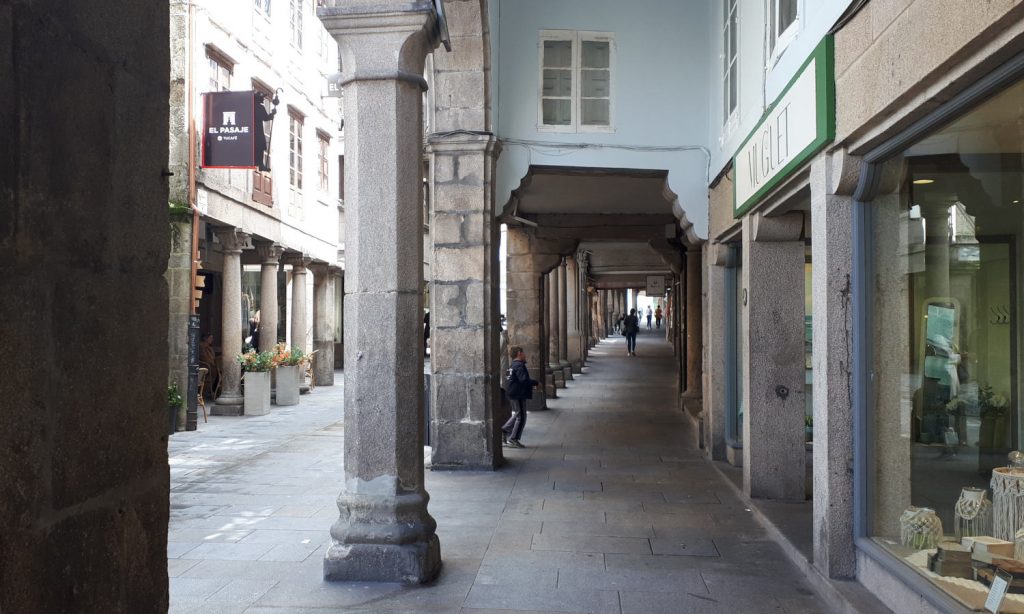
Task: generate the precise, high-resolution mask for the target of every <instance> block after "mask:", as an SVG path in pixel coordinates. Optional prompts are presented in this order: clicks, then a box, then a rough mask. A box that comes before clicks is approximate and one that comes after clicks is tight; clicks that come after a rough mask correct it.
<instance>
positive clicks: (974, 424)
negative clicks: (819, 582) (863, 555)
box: [870, 85, 1024, 612]
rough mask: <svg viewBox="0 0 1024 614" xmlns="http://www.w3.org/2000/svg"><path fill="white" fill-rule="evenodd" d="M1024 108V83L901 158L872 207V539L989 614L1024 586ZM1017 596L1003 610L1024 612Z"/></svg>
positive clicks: (886, 173) (885, 174)
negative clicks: (1021, 363)
mask: <svg viewBox="0 0 1024 614" xmlns="http://www.w3.org/2000/svg"><path fill="white" fill-rule="evenodd" d="M1022 99H1024V85H1016V86H1014V87H1012V88H1010V89H1009V90H1007V91H1005V92H1003V93H1002V94H999V95H997V96H994V97H992V98H991V99H989V100H988V101H987V102H985V103H984V104H982V105H980V106H979V107H978V108H976V109H975V110H973V111H972V112H970V113H968V114H966V115H964V116H963V117H960V118H959V119H957V120H954V121H953V122H951V123H950V124H948V125H947V126H945V127H943V128H942V129H940V130H938V131H937V132H936V133H934V134H933V135H931V136H929V137H927V138H925V139H923V140H921V141H920V142H918V143H916V144H914V145H912V146H911V147H909V148H908V149H907V150H905V151H904V152H903V154H902V155H901V156H899V157H898V158H896V159H893V160H890V161H889V162H887V163H886V164H885V165H883V167H882V169H881V171H882V182H883V189H882V190H881V194H880V195H879V196H878V197H876V199H875V200H874V201H873V202H872V203H871V207H870V215H871V236H872V251H873V269H874V270H873V284H872V290H873V296H872V297H871V298H870V311H871V314H872V315H871V321H872V325H873V335H872V341H871V343H872V357H873V358H872V361H871V365H870V370H871V374H870V375H871V387H872V388H871V397H870V398H871V404H872V406H871V410H872V412H873V414H872V416H873V417H872V420H871V429H872V435H873V441H874V444H873V450H874V452H873V454H874V467H873V475H872V476H871V482H872V501H873V505H872V509H871V522H870V527H871V532H872V535H873V536H874V537H875V540H876V541H877V543H879V544H881V545H882V546H883V547H885V548H886V549H887V550H889V551H890V552H891V553H892V554H894V555H895V556H897V557H899V558H900V559H901V560H903V561H905V562H906V563H907V564H909V565H911V566H913V567H914V568H915V569H917V571H919V572H920V573H921V574H923V575H924V576H925V577H927V578H929V579H930V580H932V581H933V582H934V583H935V584H936V585H937V586H939V587H940V588H942V589H943V590H946V591H947V592H949V593H950V594H951V595H953V596H955V597H956V598H957V599H959V600H960V601H962V602H963V603H964V604H965V605H967V606H968V607H970V608H972V609H975V610H979V611H980V610H982V609H983V607H984V601H985V597H986V595H987V593H988V588H989V587H988V584H989V583H990V582H991V581H992V579H993V578H994V577H995V576H996V574H997V573H1003V572H1005V573H1009V574H1010V575H1011V576H1013V578H1015V579H1016V578H1020V580H1021V583H1022V585H1024V575H1020V574H1019V573H1018V572H1019V571H1020V570H1024V561H1021V560H1020V559H1019V558H1017V557H1019V555H1020V554H1024V553H1020V552H1016V550H1015V542H1016V540H1017V538H1018V531H1020V530H1021V529H1024V469H1021V468H1020V467H1019V466H1018V465H1019V464H1020V461H1021V460H1022V457H1024V455H1020V454H1019V453H1016V454H1015V455H1014V456H1013V459H1011V458H1010V457H1009V456H1008V455H1009V454H1010V453H1011V452H1015V451H1016V450H1018V449H1019V448H1020V447H1021V420H1020V417H1021V409H1022V407H1021V399H1020V398H1019V394H1018V389H1019V378H1020V369H1019V368H1018V359H1017V356H1018V354H1019V351H1020V349H1021V347H1020V346H1021V338H1020V331H1019V327H1018V324H1017V313H1018V310H1019V306H1020V301H1021V296H1020V287H1019V284H1018V283H1017V277H1018V273H1017V271H1018V270H1020V265H1021V263H1020V261H1019V259H1020V257H1021V256H1020V250H1019V249H1018V244H1019V242H1020V238H1021V235H1022V234H1024V214H1022V211H1024V205H1022V204H1021V201H1022V200H1024V194H1022V189H1021V185H1022V184H1021V177H1022V169H1024V128H1022V126H1024V106H1022V105H1021V104H1020V100H1022ZM989 494H991V497H989ZM1016 592H1018V589H1017V588H1016V585H1015V584H1014V583H1012V582H1011V584H1010V594H1009V595H1007V598H1006V601H1004V607H1005V608H1008V609H1007V610H1006V611H1022V612H1024V594H1015V593H1016ZM1020 592H1024V589H1021V590H1020Z"/></svg>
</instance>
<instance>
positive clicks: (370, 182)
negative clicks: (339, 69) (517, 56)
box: [317, 0, 441, 583]
mask: <svg viewBox="0 0 1024 614" xmlns="http://www.w3.org/2000/svg"><path fill="white" fill-rule="evenodd" d="M327 4H328V6H326V7H321V8H318V9H317V14H318V15H319V16H320V19H321V20H322V21H323V22H324V25H325V26H326V28H327V30H328V31H329V32H330V33H331V35H332V36H333V37H334V38H335V40H336V41H337V43H338V45H339V46H340V48H341V54H342V55H343V56H344V58H345V73H344V79H343V81H342V83H343V88H344V89H343V93H344V101H345V102H344V104H345V113H344V115H345V131H346V139H345V148H346V151H345V173H346V179H347V180H346V182H345V189H346V194H345V196H346V198H345V201H346V216H347V217H346V222H347V223H346V228H345V258H346V263H345V264H346V270H345V275H346V277H347V278H348V279H347V280H346V284H345V315H346V317H345V400H344V403H345V438H344V440H345V441H344V445H345V462H344V467H345V476H344V477H345V486H344V489H343V490H342V492H341V494H340V495H339V496H338V509H339V511H340V517H339V519H338V520H337V521H335V523H334V525H333V526H332V527H331V544H330V546H329V547H328V548H327V552H326V555H325V558H324V578H325V579H327V580H361V581H384V582H404V583H418V582H426V581H429V580H431V579H433V578H434V577H436V576H437V574H438V572H439V570H440V567H441V552H440V544H439V541H438V538H437V535H436V534H435V530H436V527H437V524H436V522H435V521H434V519H433V518H431V516H430V514H429V513H428V512H427V501H428V500H429V496H428V495H427V492H426V489H425V488H424V484H423V342H422V339H423V336H422V328H423V199H422V196H423V181H422V166H421V165H422V148H423V109H422V103H423V92H424V91H425V89H426V86H427V85H426V81H425V80H424V79H423V77H422V75H423V69H424V63H425V58H426V55H427V54H428V53H429V52H430V51H431V50H432V49H433V48H434V47H435V46H436V45H437V41H436V39H435V34H434V32H435V28H436V22H435V20H436V16H435V14H434V11H433V9H432V8H431V7H430V5H429V4H428V3H422V2H417V3H410V2H408V1H407V0H373V1H372V2H370V1H365V0H360V1H358V2H351V1H345V2H340V1H338V0H329V1H328V3H327Z"/></svg>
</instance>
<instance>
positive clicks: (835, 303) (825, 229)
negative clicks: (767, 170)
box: [811, 152, 860, 578]
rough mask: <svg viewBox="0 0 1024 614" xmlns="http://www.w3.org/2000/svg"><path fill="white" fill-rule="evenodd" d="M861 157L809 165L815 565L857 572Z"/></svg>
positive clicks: (832, 572) (836, 574)
mask: <svg viewBox="0 0 1024 614" xmlns="http://www.w3.org/2000/svg"><path fill="white" fill-rule="evenodd" d="M859 166H860V165H859V158H854V157H852V156H846V155H845V154H844V153H843V152H838V153H836V154H833V155H831V156H824V155H822V156H819V157H818V158H816V159H815V160H814V162H813V163H812V164H811V292H812V294H813V296H814V314H813V317H814V339H813V341H812V344H813V347H812V351H813V358H812V360H813V366H814V374H813V377H814V531H813V535H814V566H815V567H817V568H818V570H819V571H820V572H821V573H822V574H824V575H825V576H826V577H830V578H853V577H854V576H856V573H857V555H856V548H855V546H854V530H853V472H852V471H850V462H851V460H852V459H853V433H854V430H855V427H854V417H853V389H852V384H851V378H850V371H851V370H852V367H851V365H853V364H854V361H853V343H854V342H853V304H852V296H851V290H850V289H851V287H852V285H851V279H852V277H853V198H852V197H851V196H850V194H852V192H853V189H854V187H855V184H856V179H857V171H858V169H859Z"/></svg>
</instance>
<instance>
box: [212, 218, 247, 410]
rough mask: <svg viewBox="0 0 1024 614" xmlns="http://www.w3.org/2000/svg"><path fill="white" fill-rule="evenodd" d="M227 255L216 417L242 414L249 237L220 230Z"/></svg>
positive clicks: (235, 230)
mask: <svg viewBox="0 0 1024 614" xmlns="http://www.w3.org/2000/svg"><path fill="white" fill-rule="evenodd" d="M216 234H217V238H218V239H219V240H220V244H221V249H222V250H223V253H224V272H223V280H222V282H221V299H222V302H221V333H220V345H221V352H222V355H221V369H220V382H221V384H220V396H219V397H217V402H216V403H215V404H214V405H213V407H211V408H210V413H211V414H213V415H215V416H241V415H242V411H243V410H242V386H241V384H242V366H241V365H240V364H238V362H237V361H236V360H235V355H237V354H238V353H240V352H241V351H242V327H243V326H244V324H243V323H242V247H243V246H244V245H245V243H246V241H248V240H249V235H248V234H246V233H244V232H242V231H241V230H238V229H237V228H218V229H217V230H216Z"/></svg>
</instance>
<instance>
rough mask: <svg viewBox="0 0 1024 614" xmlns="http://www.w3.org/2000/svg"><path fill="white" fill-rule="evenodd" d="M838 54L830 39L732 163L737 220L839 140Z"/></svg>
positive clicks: (819, 47) (773, 105) (773, 106)
mask: <svg viewBox="0 0 1024 614" xmlns="http://www.w3.org/2000/svg"><path fill="white" fill-rule="evenodd" d="M834 66H835V52H834V48H833V40H832V36H831V35H829V36H826V37H825V38H824V39H822V41H821V43H820V44H818V47H817V48H816V49H815V50H814V52H813V53H812V54H811V56H810V57H809V58H807V60H806V61H805V62H804V65H803V66H802V67H801V68H800V70H798V71H797V73H796V76H795V77H793V80H792V81H790V82H789V85H787V86H786V89H784V90H783V91H782V94H781V95H780V96H779V97H778V99H776V101H775V102H774V103H772V106H771V107H769V108H768V112H767V113H765V115H764V117H762V118H761V121H760V123H758V125H757V127H756V128H755V129H754V130H753V132H751V133H750V135H749V136H747V138H746V140H745V141H743V144H742V145H740V148H739V151H737V152H736V157H735V158H733V176H734V180H733V216H734V217H737V218H738V217H740V216H742V215H743V214H744V213H746V212H747V211H749V210H750V208H751V207H753V206H754V205H755V204H756V203H757V202H758V201H759V200H760V199H761V198H762V197H763V196H764V195H765V194H766V193H768V191H769V190H771V189H772V188H774V187H775V186H777V185H778V184H779V183H780V182H781V181H782V180H783V179H785V178H786V177H787V176H788V175H789V174H790V173H791V172H793V170H795V169H797V168H799V167H800V166H801V165H802V164H804V163H805V162H806V161H807V160H808V159H810V158H811V156H813V155H814V154H816V153H818V152H819V151H821V149H822V147H824V146H825V145H826V144H827V143H830V142H831V141H832V139H834V138H835V133H836V91H835V68H834Z"/></svg>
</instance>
